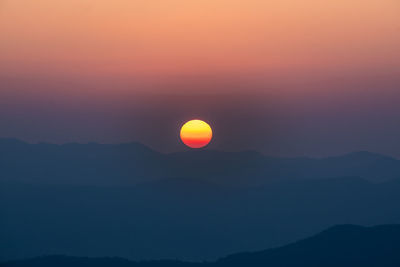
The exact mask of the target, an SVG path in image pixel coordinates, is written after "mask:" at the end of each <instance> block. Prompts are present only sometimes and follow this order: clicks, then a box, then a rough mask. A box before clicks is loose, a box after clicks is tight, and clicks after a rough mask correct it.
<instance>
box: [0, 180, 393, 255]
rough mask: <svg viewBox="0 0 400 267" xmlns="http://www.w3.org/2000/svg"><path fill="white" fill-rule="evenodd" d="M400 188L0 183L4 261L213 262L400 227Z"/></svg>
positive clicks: (340, 183)
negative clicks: (341, 228) (66, 257)
mask: <svg viewBox="0 0 400 267" xmlns="http://www.w3.org/2000/svg"><path fill="white" fill-rule="evenodd" d="M398 203H400V181H399V180H395V181H390V182H385V183H381V184H374V183H371V182H368V181H366V180H364V179H361V178H357V177H353V178H352V177H343V178H336V179H327V180H326V179H319V180H298V181H283V182H275V183H270V184H268V185H264V186H259V187H254V188H243V189H238V188H235V187H226V186H221V185H218V184H213V183H209V182H204V181H199V180H197V179H194V178H192V179H189V178H173V179H172V178H171V179H163V180H161V181H152V182H149V183H142V184H139V185H136V186H123V187H116V186H114V187H105V186H75V185H47V184H45V185H43V184H26V183H10V182H7V183H6V182H4V183H0V211H1V217H2V218H3V219H2V220H0V237H1V238H0V260H8V259H18V258H27V257H34V256H37V255H43V254H64V253H68V254H70V255H84V256H91V257H102V256H110V255H112V256H119V257H123V258H128V259H131V260H143V259H163V258H172V259H175V258H179V259H182V260H195V261H198V260H213V259H217V258H218V257H219V256H221V255H227V254H231V253H235V252H240V251H256V250H260V249H263V248H271V247H276V246H281V245H284V244H287V243H289V242H292V241H294V240H297V239H301V238H304V237H306V236H310V235H312V234H315V233H317V232H319V231H321V230H323V229H324V228H327V227H329V226H331V225H334V224H349V223H351V224H362V225H376V224H388V223H399V222H400V206H399V205H398Z"/></svg>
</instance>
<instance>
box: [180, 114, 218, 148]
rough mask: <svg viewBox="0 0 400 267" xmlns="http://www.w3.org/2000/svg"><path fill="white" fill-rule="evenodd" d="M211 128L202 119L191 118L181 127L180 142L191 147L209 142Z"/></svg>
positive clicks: (198, 146) (202, 145) (197, 146)
mask: <svg viewBox="0 0 400 267" xmlns="http://www.w3.org/2000/svg"><path fill="white" fill-rule="evenodd" d="M211 138H212V130H211V127H210V125H208V123H206V122H204V121H202V120H191V121H188V122H186V123H185V124H184V125H183V126H182V128H181V139H182V142H183V143H184V144H185V145H187V146H188V147H191V148H201V147H204V146H206V145H207V144H208V143H210V141H211Z"/></svg>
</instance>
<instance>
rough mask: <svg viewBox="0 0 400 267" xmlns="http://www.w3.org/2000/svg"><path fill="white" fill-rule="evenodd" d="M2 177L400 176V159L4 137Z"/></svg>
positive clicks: (236, 182) (259, 179)
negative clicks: (294, 155)
mask: <svg viewBox="0 0 400 267" xmlns="http://www.w3.org/2000/svg"><path fill="white" fill-rule="evenodd" d="M0 151H1V154H0V177H1V178H0V179H1V180H3V181H24V182H34V183H51V184H75V185H78V184H79V185H134V184H138V183H143V182H149V181H156V180H161V179H166V178H195V179H200V180H203V181H209V182H212V183H218V184H222V185H229V186H240V187H243V186H259V185H263V184H267V183H269V182H271V181H282V180H304V179H322V178H332V177H346V176H351V177H362V178H364V179H367V180H369V181H374V182H382V181H388V180H392V179H397V178H400V161H399V160H397V159H394V158H391V157H387V156H382V155H378V154H373V153H369V152H356V153H351V154H347V155H343V156H337V157H328V158H322V159H315V158H273V157H266V156H263V155H262V154H260V153H257V152H253V151H245V152H221V151H209V150H199V151H187V152H181V153H172V154H162V153H159V152H156V151H153V150H151V149H150V148H148V147H146V146H144V145H142V144H139V143H128V144H118V145H110V144H97V143H89V144H75V143H72V144H65V145H55V144H45V143H39V144H28V143H25V142H22V141H19V140H15V139H0Z"/></svg>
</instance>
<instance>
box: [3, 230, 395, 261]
mask: <svg viewBox="0 0 400 267" xmlns="http://www.w3.org/2000/svg"><path fill="white" fill-rule="evenodd" d="M399 250H400V225H382V226H375V227H361V226H356V225H339V226H334V227H332V228H329V229H327V230H325V231H323V232H321V233H319V234H317V235H315V236H312V237H310V238H306V239H303V240H300V241H298V242H295V243H292V244H289V245H286V246H282V247H278V248H274V249H268V250H264V251H259V252H248V253H238V254H233V255H230V256H228V257H225V258H222V259H219V260H217V261H215V262H203V263H189V262H181V261H162V260H161V261H146V262H132V261H128V260H125V259H122V258H82V257H67V256H47V257H39V258H34V259H28V260H19V261H10V262H5V263H2V264H1V265H0V266H2V267H53V266H59V267H81V266H82V267H84V266H85V267H87V266H89V267H91V266H93V267H94V266H96V267H108V266H112V267H192V266H198V267H228V266H230V267H235V266H238V267H239V266H240V267H244V266H248V267H258V266H260V267H261V266H269V267H320V266H324V267H354V266H369V267H382V266H385V267H397V266H400V253H399Z"/></svg>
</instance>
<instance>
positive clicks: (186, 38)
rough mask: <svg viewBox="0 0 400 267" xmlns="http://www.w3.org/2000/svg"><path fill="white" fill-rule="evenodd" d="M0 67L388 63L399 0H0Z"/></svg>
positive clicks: (210, 70)
mask: <svg viewBox="0 0 400 267" xmlns="http://www.w3.org/2000/svg"><path fill="white" fill-rule="evenodd" d="M0 38H1V42H0V71H1V72H2V73H3V74H21V73H23V74H33V75H35V74H41V75H53V74H54V75H57V74H68V75H83V76H85V75H89V76H94V77H96V76H114V77H126V76H131V75H137V76H140V77H146V76H168V75H193V74H196V75H197V74H205V75H208V74H213V75H215V74H220V73H221V74H224V75H229V74H235V75H241V74H243V75H244V74H249V73H250V74H251V73H256V74H257V75H259V74H261V75H262V74H265V73H268V74H271V73H273V74H276V75H284V74H290V73H292V72H309V73H319V72H323V73H325V72H327V73H329V72H332V71H334V72H337V71H347V70H361V71H362V70H371V69H372V70H375V69H379V70H387V69H389V70H391V69H392V70H393V69H394V68H398V67H400V66H399V65H400V64H399V62H400V49H399V47H400V2H399V1H398V0H326V1H321V0H270V1H265V0H247V1H237V0H202V1H195V0H193V1H192V0H190V1H188V0H168V1H167V0H133V1H132V0H113V1H109V0H58V1H54V0H0Z"/></svg>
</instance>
